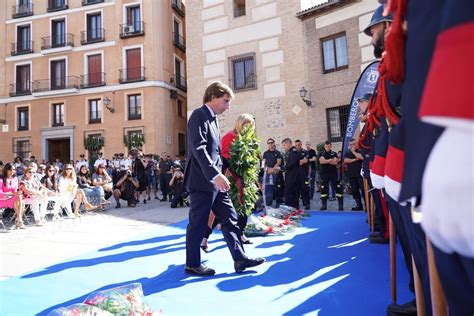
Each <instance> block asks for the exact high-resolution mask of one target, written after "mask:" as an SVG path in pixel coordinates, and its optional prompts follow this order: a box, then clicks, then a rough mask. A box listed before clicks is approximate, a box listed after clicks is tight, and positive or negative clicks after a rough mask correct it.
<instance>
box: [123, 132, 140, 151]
mask: <svg viewBox="0 0 474 316" xmlns="http://www.w3.org/2000/svg"><path fill="white" fill-rule="evenodd" d="M144 143H145V135H144V134H132V135H123V144H124V145H125V146H127V148H128V150H130V149H132V148H133V147H135V148H141V147H142V146H143V144H144Z"/></svg>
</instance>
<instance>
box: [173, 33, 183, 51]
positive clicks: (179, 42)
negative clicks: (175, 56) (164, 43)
mask: <svg viewBox="0 0 474 316" xmlns="http://www.w3.org/2000/svg"><path fill="white" fill-rule="evenodd" d="M173 45H174V46H176V47H178V48H179V49H181V50H182V51H183V52H186V44H185V43H184V37H182V36H181V35H180V34H178V33H175V32H173Z"/></svg>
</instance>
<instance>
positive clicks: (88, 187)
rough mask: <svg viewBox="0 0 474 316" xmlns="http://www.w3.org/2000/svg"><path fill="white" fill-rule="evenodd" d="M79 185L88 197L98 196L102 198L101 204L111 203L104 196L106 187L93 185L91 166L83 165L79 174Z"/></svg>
mask: <svg viewBox="0 0 474 316" xmlns="http://www.w3.org/2000/svg"><path fill="white" fill-rule="evenodd" d="M77 185H78V186H79V188H80V189H81V190H82V191H84V193H85V194H86V196H87V197H91V196H96V197H98V198H99V199H100V203H101V204H110V202H108V201H107V200H106V199H105V198H104V188H103V187H102V186H92V181H91V179H90V177H89V168H88V167H87V166H84V165H82V166H81V168H80V169H79V174H78V175H77Z"/></svg>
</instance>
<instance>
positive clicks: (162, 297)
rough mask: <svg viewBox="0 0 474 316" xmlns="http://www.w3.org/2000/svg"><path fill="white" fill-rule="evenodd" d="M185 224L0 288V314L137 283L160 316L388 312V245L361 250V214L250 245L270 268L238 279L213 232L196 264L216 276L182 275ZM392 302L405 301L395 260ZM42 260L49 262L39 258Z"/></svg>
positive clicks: (36, 309) (38, 309) (314, 221)
mask: <svg viewBox="0 0 474 316" xmlns="http://www.w3.org/2000/svg"><path fill="white" fill-rule="evenodd" d="M185 227H186V222H180V223H177V224H175V225H172V226H167V227H163V228H160V229H158V230H157V231H156V233H154V234H148V235H146V236H140V237H139V238H136V239H134V240H130V241H128V242H125V243H121V244H117V245H112V246H110V247H107V248H103V249H99V250H97V251H95V252H92V253H88V254H85V255H83V256H80V257H78V258H73V259H71V260H68V261H65V262H61V263H58V264H55V265H52V266H49V267H45V268H44V269H40V270H37V271H34V272H32V273H29V274H26V275H22V276H19V277H15V278H11V279H8V280H5V281H2V282H0V315H34V314H39V315H46V314H47V313H48V312H50V311H51V310H53V309H55V308H57V307H60V306H65V305H70V304H73V303H78V302H82V301H83V300H84V299H85V298H86V296H87V295H88V294H90V293H91V292H93V291H96V290H102V289H107V288H112V287H115V286H119V285H124V284H128V283H131V282H140V283H141V284H142V286H143V290H144V293H145V296H146V299H147V301H148V303H149V304H150V305H151V306H152V308H153V309H154V310H159V309H163V312H164V315H165V316H167V315H384V314H385V309H386V307H387V305H388V304H389V303H390V278H389V249H388V245H372V244H369V243H368V241H367V236H368V229H367V224H366V223H365V216H364V214H362V213H312V216H311V217H309V218H308V219H306V220H304V221H302V227H300V228H298V229H297V230H296V231H295V233H293V234H288V235H285V236H267V237H256V238H252V240H253V242H254V244H253V245H249V246H247V247H246V250H247V253H248V254H249V256H252V257H255V256H263V257H266V258H267V263H265V264H263V265H262V266H259V267H256V268H253V270H251V271H246V272H245V273H243V274H235V273H234V271H233V264H232V260H231V257H230V254H229V252H228V250H227V249H226V246H225V242H224V240H223V238H222V235H221V234H220V233H214V234H213V235H212V236H211V239H210V248H211V249H212V251H211V252H210V253H209V254H204V255H203V260H205V261H207V264H208V265H209V266H211V267H212V268H214V269H215V270H216V271H217V274H216V275H215V276H214V277H210V278H199V277H190V276H188V275H186V274H185V273H184V272H183V270H184V265H183V262H184V257H185ZM397 254H398V258H397V265H398V271H397V276H398V291H399V292H398V298H399V302H406V301H408V300H410V299H412V297H413V296H412V295H411V293H409V291H408V273H407V272H406V269H405V268H404V266H403V257H402V253H401V251H400V250H398V252H397ZM45 255H47V254H45Z"/></svg>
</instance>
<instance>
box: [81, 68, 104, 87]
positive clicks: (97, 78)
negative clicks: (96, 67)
mask: <svg viewBox="0 0 474 316" xmlns="http://www.w3.org/2000/svg"><path fill="white" fill-rule="evenodd" d="M105 84H106V83H105V72H97V73H93V74H88V75H82V76H81V88H92V87H100V86H105Z"/></svg>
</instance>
